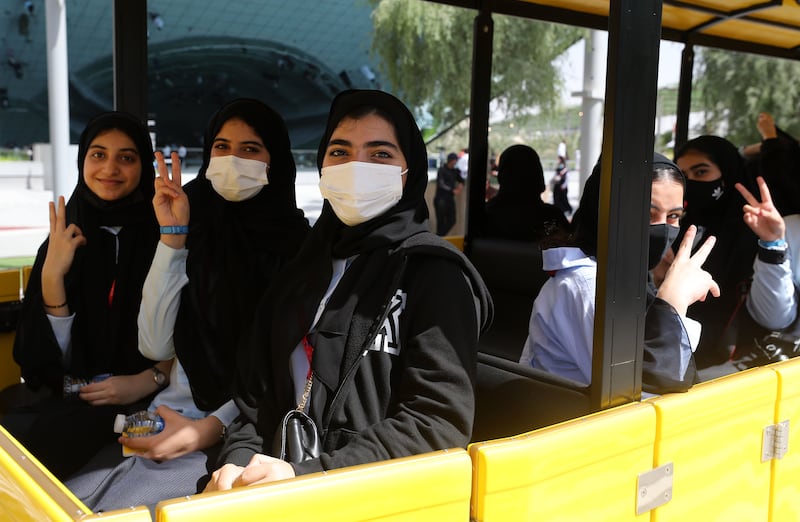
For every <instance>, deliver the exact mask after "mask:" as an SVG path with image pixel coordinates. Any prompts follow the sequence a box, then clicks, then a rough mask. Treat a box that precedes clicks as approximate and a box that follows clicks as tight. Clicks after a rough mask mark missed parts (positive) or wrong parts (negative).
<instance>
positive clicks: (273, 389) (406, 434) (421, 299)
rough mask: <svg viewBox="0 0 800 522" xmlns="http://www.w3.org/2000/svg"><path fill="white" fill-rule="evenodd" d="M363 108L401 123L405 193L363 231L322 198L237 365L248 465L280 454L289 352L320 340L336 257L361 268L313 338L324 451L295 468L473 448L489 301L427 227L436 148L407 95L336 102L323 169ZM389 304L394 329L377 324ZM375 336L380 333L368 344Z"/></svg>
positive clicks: (314, 410) (290, 403)
mask: <svg viewBox="0 0 800 522" xmlns="http://www.w3.org/2000/svg"><path fill="white" fill-rule="evenodd" d="M363 107H375V108H378V109H379V110H380V112H381V113H382V114H384V115H386V116H385V117H388V118H390V120H391V123H393V125H394V127H395V131H396V134H397V138H398V142H399V144H400V148H401V150H402V151H403V154H404V155H405V158H406V160H407V163H408V175H407V181H406V185H405V188H404V190H403V195H402V198H401V199H400V201H399V202H398V203H397V204H396V205H395V206H394V207H392V208H391V209H389V210H388V211H386V212H385V213H383V214H381V215H380V216H378V217H376V218H373V219H371V220H369V221H367V222H365V223H362V224H360V225H356V226H352V227H347V226H345V225H343V224H342V223H341V222H340V221H339V219H338V218H337V217H336V215H335V214H334V212H333V211H332V208H331V206H330V204H329V203H328V202H326V203H325V204H324V207H323V210H322V214H321V216H320V219H319V220H318V221H317V223H316V224H315V225H314V228H313V229H312V232H311V234H310V236H309V238H308V239H307V241H306V242H305V244H304V245H303V247H302V248H301V252H300V254H299V255H298V256H297V258H296V259H295V262H293V263H292V265H291V266H290V267H287V270H286V272H285V273H284V275H283V276H282V277H281V280H280V282H279V283H277V284H276V285H275V286H274V287H273V288H272V290H271V291H270V292H269V293H268V294H267V295H266V296H265V298H264V299H263V300H262V302H261V304H260V306H259V310H258V312H257V314H256V316H257V319H256V321H255V322H254V329H253V330H252V332H251V335H250V336H249V339H248V342H247V345H246V346H247V350H243V351H242V354H243V355H246V357H245V358H244V359H243V360H242V361H241V364H240V370H241V375H242V378H241V380H240V382H241V383H242V384H243V386H244V388H243V389H242V390H241V392H240V394H239V398H238V402H239V405H240V408H241V409H242V412H243V415H242V417H241V418H240V421H241V422H240V423H239V425H238V426H236V428H235V429H231V430H230V431H229V436H228V438H227V440H226V444H225V447H224V448H223V451H222V455H221V461H222V463H225V462H232V463H236V464H239V465H244V464H246V463H247V462H248V461H249V459H250V457H251V456H252V455H253V454H254V453H266V454H271V453H272V441H273V436H274V433H275V430H276V428H277V427H278V424H279V422H280V420H281V418H282V417H283V416H284V414H285V413H286V412H287V411H289V410H290V409H293V408H294V407H295V406H297V404H296V402H295V390H294V387H293V384H292V382H291V379H290V375H289V366H290V362H289V357H290V354H291V352H292V351H293V350H294V349H295V347H296V346H297V345H298V344H299V343H300V341H301V339H302V338H303V336H304V335H306V334H307V333H309V329H310V327H311V323H312V320H313V317H314V313H315V312H316V309H317V306H318V305H319V303H320V299H321V298H322V296H323V294H324V292H325V290H326V289H327V287H328V284H329V282H330V280H331V274H332V272H331V268H332V263H333V260H334V259H352V263H351V264H350V266H349V268H348V269H347V271H346V272H345V274H344V276H343V278H342V279H341V281H340V282H339V284H338V286H337V287H336V289H335V291H334V292H333V294H332V295H331V297H330V300H329V301H328V303H327V306H326V307H325V311H324V312H323V314H322V316H321V318H320V319H319V322H318V323H317V325H316V327H315V328H314V330H313V331H312V332H310V335H309V337H310V340H311V343H312V345H313V346H314V356H313V361H312V370H313V376H314V385H313V388H312V399H311V408H310V415H311V417H312V418H314V420H315V421H316V423H317V425H318V426H319V427H320V430H321V432H322V439H323V440H322V443H323V448H322V450H323V453H322V454H321V456H320V457H319V458H317V459H313V460H310V461H306V462H304V463H302V464H295V465H294V466H295V472H296V473H298V474H302V473H309V472H313V471H320V470H323V469H334V468H340V467H344V466H351V465H356V464H362V463H367V462H374V461H378V460H384V459H389V458H397V457H402V456H407V455H412V454H418V453H424V452H427V451H432V450H436V449H444V448H450V447H457V446H461V447H464V446H466V444H467V442H468V441H469V439H470V435H471V432H472V422H473V416H474V407H475V400H474V379H475V371H476V352H477V340H478V335H479V332H480V330H481V329H483V328H485V327H486V326H487V325H488V323H489V322H490V321H491V314H492V305H491V299H490V297H489V295H488V292H487V290H486V288H485V286H484V284H483V282H482V280H481V279H480V276H479V275H478V274H477V272H476V271H475V269H474V268H473V267H472V265H471V264H470V263H469V261H468V260H467V259H466V258H465V257H464V256H463V255H462V254H461V252H459V251H457V250H455V249H454V248H452V247H451V246H450V245H449V244H448V243H447V242H445V241H443V240H441V239H440V238H438V237H436V236H435V235H433V234H431V233H430V232H428V223H427V216H428V215H427V207H426V205H425V201H424V193H425V187H426V185H427V159H426V153H425V147H424V143H423V142H422V137H421V135H420V132H419V129H418V128H417V126H416V123H415V122H414V119H413V117H412V115H411V113H410V112H409V111H408V109H407V108H406V107H405V106H404V105H403V104H402V103H401V102H400V101H399V100H397V99H396V98H394V97H392V96H390V95H388V94H386V93H383V92H380V91H345V92H343V93H341V94H339V95H338V96H337V97H336V98H335V100H334V102H333V105H332V108H331V113H330V116H329V119H328V125H327V128H326V131H325V134H324V135H323V139H322V141H321V143H320V148H319V153H318V156H317V164H318V166H320V167H321V165H322V161H323V158H324V157H325V152H326V149H327V146H328V140H329V138H330V136H331V134H332V133H333V131H334V129H335V128H336V127H337V125H338V124H339V122H340V121H341V120H342V119H343V118H345V117H347V116H348V115H350V114H351V113H353V112H354V111H356V110H359V109H361V108H363ZM403 266H404V268H401V267H403ZM400 275H402V277H399V276H400ZM387 306H388V307H389V309H388V317H387V319H386V321H385V322H384V323H382V324H377V323H378V321H379V318H381V317H382V313H383V312H384V311H386V309H385V307H387ZM370 331H377V332H378V335H377V338H376V340H375V342H374V343H371V344H369V345H368V346H366V349H365V343H366V342H367V341H368V340H369V333H370ZM348 373H349V374H350V375H349V377H346V375H347V374H348ZM343 381H346V382H347V384H346V385H345V386H344V387H343V388H341V389H340V384H341V383H342V382H343ZM337 390H339V391H338V393H337Z"/></svg>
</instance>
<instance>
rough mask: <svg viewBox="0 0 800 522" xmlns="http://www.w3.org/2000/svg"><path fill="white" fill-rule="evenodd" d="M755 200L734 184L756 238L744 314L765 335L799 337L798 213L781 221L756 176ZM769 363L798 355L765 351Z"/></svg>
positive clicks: (781, 218) (741, 187) (768, 192)
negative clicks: (776, 333)
mask: <svg viewBox="0 0 800 522" xmlns="http://www.w3.org/2000/svg"><path fill="white" fill-rule="evenodd" d="M757 181H758V188H759V192H760V193H761V201H759V200H758V199H757V198H756V197H755V196H754V195H753V194H752V193H750V191H749V190H747V188H745V187H744V186H743V185H741V184H737V185H736V188H737V190H739V192H740V193H741V194H742V196H743V197H744V199H745V201H747V204H746V205H745V206H744V209H743V210H744V216H743V218H744V222H745V223H746V224H747V225H748V226H749V227H750V228H751V229H752V230H753V232H755V233H756V235H757V236H758V255H757V256H756V260H755V262H754V263H753V282H752V284H751V286H750V292H749V293H748V294H747V311H748V312H749V314H750V316H751V317H752V318H753V320H754V321H755V322H756V323H757V324H758V325H759V326H760V327H761V328H763V329H764V330H766V331H767V332H770V331H779V332H786V333H788V334H790V335H793V336H795V337H797V336H798V334H800V324H798V305H797V300H798V297H797V296H798V292H800V256H798V255H797V251H798V248H800V214H792V215H790V216H786V217H785V218H784V217H782V216H781V215H780V213H779V212H778V210H777V209H776V208H775V205H774V203H773V200H772V195H771V191H770V190H769V188H768V186H767V183H766V181H765V180H764V178H761V177H759V178H758V179H757ZM764 355H767V356H768V358H769V359H770V361H769V362H773V361H777V360H783V359H786V358H789V357H794V356H797V355H800V354H799V353H796V351H793V352H792V353H785V352H784V351H783V350H782V349H781V350H780V351H775V352H766V353H765V354H764Z"/></svg>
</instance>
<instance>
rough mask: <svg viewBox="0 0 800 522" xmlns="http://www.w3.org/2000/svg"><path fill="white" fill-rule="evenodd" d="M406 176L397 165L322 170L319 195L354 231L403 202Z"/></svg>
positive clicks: (355, 163) (355, 164) (359, 164)
mask: <svg viewBox="0 0 800 522" xmlns="http://www.w3.org/2000/svg"><path fill="white" fill-rule="evenodd" d="M406 172H408V170H407V169H406V170H404V171H401V170H400V167H399V166H397V165H383V164H381V163H365V162H363V161H351V162H349V163H343V164H341V165H334V166H332V167H322V177H321V178H320V179H319V191H320V192H321V193H322V197H323V198H325V199H327V200H328V201H329V202H330V204H331V207H333V212H334V213H335V214H336V217H338V218H339V220H340V221H341V222H342V223H344V224H345V225H348V226H351V227H352V226H354V225H358V224H360V223H364V222H365V221H369V220H370V219H372V218H374V217H376V216H380V215H381V214H383V213H384V212H386V211H387V210H389V209H390V208H392V207H393V206H394V205H395V204H397V202H398V201H400V198H401V197H402V196H403V179H402V175H403V174H405V173H406Z"/></svg>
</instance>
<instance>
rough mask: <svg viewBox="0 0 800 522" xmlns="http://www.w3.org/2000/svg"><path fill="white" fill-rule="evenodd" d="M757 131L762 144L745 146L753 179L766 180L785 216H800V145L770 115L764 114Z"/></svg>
mask: <svg viewBox="0 0 800 522" xmlns="http://www.w3.org/2000/svg"><path fill="white" fill-rule="evenodd" d="M756 128H757V129H758V133H759V134H760V135H761V141H760V142H758V143H755V144H752V145H748V146H742V147H740V148H739V152H740V153H741V154H742V155H743V156H744V157H745V161H746V165H747V168H748V171H749V172H752V174H751V176H752V177H753V178H755V176H762V177H763V178H764V180H765V181H766V183H767V185H769V186H770V187H772V204H773V205H774V206H775V208H776V209H777V211H778V212H780V214H781V215H782V216H788V215H791V214H797V213H799V212H800V143H798V141H797V139H795V137H794V136H792V135H790V134H789V133H787V132H786V131H784V130H782V129H780V128H779V127H778V126H777V125H775V119H774V118H773V117H772V115H771V114H770V113H768V112H760V113H759V114H758V118H757V120H756Z"/></svg>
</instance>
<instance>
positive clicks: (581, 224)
mask: <svg viewBox="0 0 800 522" xmlns="http://www.w3.org/2000/svg"><path fill="white" fill-rule="evenodd" d="M664 168H667V169H672V170H675V171H676V172H680V169H679V168H678V166H677V165H676V164H675V163H673V162H672V161H670V160H669V159H667V157H666V156H664V155H663V154H659V153H658V152H654V153H653V166H652V171H656V170H658V169H664ZM599 212H600V160H598V161H597V163H596V164H595V166H594V168H593V169H592V173H591V175H590V176H589V178H588V179H587V180H586V184H585V185H584V187H583V194H581V202H580V206H579V207H578V210H576V211H575V215H574V216H573V217H572V230H573V244H574V246H577V247H578V248H580V249H581V250H583V253H584V254H586V255H587V256H589V257H597V226H598V222H599V217H598V215H599ZM676 243H677V241H676Z"/></svg>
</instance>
